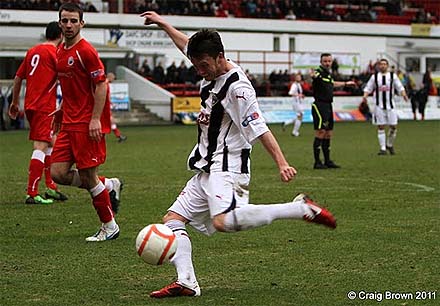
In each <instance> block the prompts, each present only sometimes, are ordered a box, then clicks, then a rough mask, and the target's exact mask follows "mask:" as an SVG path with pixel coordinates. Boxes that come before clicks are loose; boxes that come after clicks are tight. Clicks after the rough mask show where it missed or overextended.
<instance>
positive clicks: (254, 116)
mask: <svg viewBox="0 0 440 306" xmlns="http://www.w3.org/2000/svg"><path fill="white" fill-rule="evenodd" d="M258 118H260V115H259V114H258V113H257V112H254V113H252V114H250V115H249V116H247V117H246V118H245V119H244V120H243V122H242V123H241V125H242V126H244V127H247V126H248V125H249V123H251V122H252V121H254V120H257V119H258Z"/></svg>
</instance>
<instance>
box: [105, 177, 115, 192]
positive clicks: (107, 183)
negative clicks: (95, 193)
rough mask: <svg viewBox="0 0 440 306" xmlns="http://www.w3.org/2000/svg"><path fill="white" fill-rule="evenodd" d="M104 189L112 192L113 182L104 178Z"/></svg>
mask: <svg viewBox="0 0 440 306" xmlns="http://www.w3.org/2000/svg"><path fill="white" fill-rule="evenodd" d="M104 181H105V189H107V191H112V190H113V181H112V180H111V179H108V178H105V180H104Z"/></svg>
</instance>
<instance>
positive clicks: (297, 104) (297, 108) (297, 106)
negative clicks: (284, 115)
mask: <svg viewBox="0 0 440 306" xmlns="http://www.w3.org/2000/svg"><path fill="white" fill-rule="evenodd" d="M292 108H293V111H294V112H295V113H296V115H297V116H299V115H302V114H303V110H302V107H301V103H300V102H293V103H292Z"/></svg>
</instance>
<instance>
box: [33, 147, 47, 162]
mask: <svg viewBox="0 0 440 306" xmlns="http://www.w3.org/2000/svg"><path fill="white" fill-rule="evenodd" d="M45 157H46V154H44V152H43V151H41V150H33V151H32V157H31V159H37V160H39V161H40V162H42V163H43V164H44V158H45Z"/></svg>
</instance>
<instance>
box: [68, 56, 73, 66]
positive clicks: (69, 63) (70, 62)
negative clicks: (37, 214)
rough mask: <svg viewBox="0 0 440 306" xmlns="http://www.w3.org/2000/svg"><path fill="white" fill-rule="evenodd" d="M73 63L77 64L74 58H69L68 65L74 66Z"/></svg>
mask: <svg viewBox="0 0 440 306" xmlns="http://www.w3.org/2000/svg"><path fill="white" fill-rule="evenodd" d="M73 63H75V60H74V59H73V56H69V58H68V59H67V65H69V66H72V65H73Z"/></svg>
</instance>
